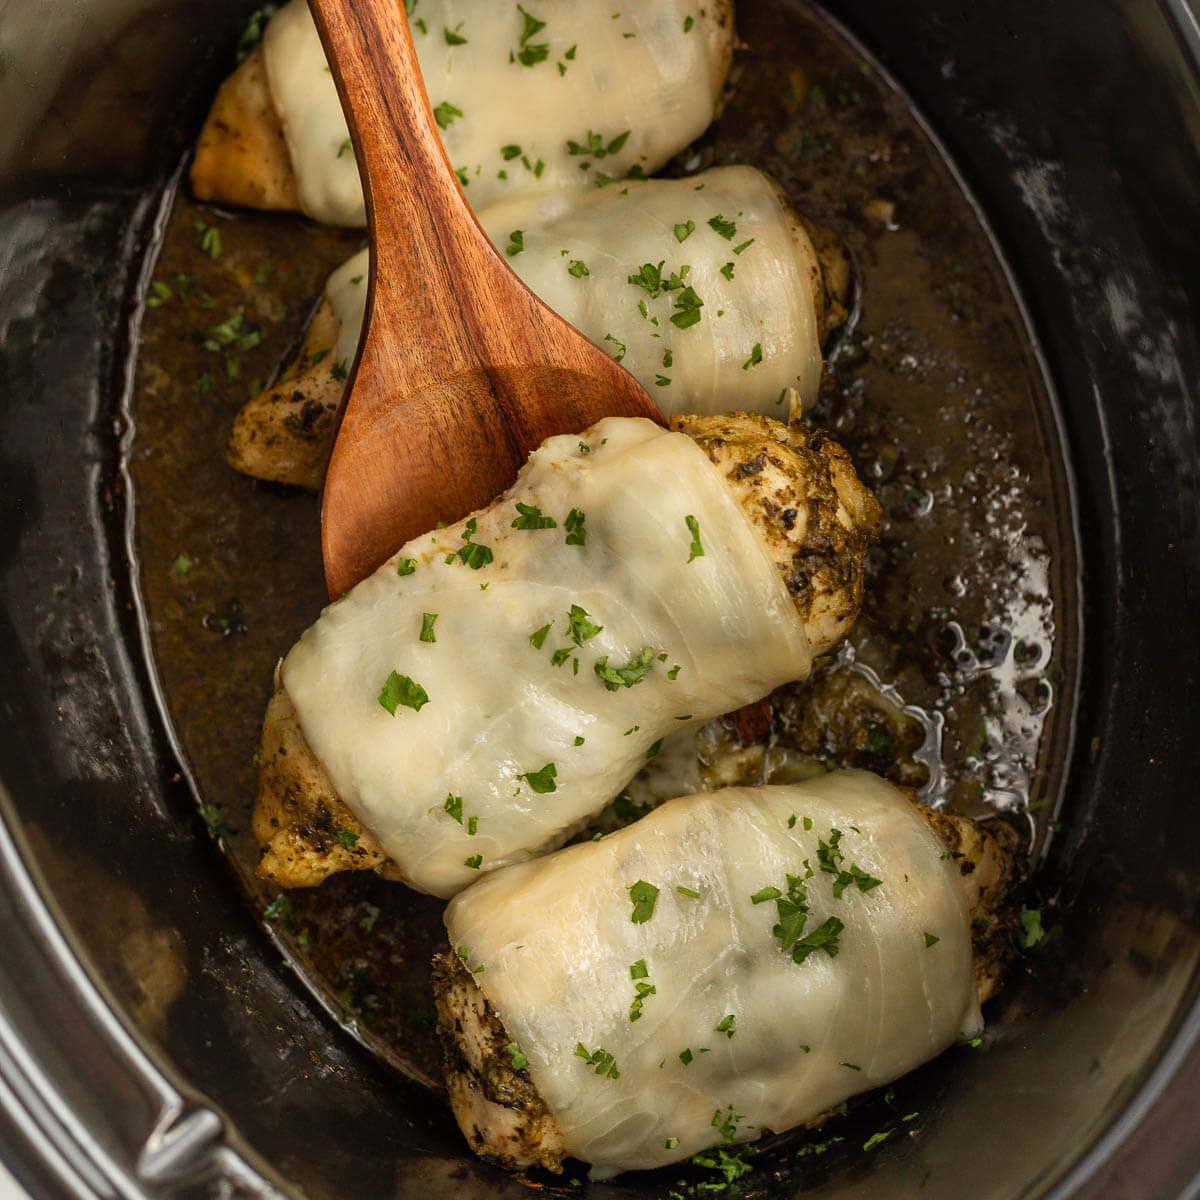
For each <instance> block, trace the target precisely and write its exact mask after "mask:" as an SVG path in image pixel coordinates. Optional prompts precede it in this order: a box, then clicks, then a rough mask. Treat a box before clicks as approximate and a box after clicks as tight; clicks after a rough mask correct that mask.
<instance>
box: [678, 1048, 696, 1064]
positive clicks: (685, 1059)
mask: <svg viewBox="0 0 1200 1200" xmlns="http://www.w3.org/2000/svg"><path fill="white" fill-rule="evenodd" d="M693 1058H695V1055H694V1054H693V1053H692V1052H691V1050H690V1049H687V1048H686V1047H685V1048H684V1049H683V1050H680V1052H679V1061H680V1062H681V1063H683V1065H684V1066H685V1067H686V1066H688V1065H689V1064H690V1063H691V1061H692V1059H693Z"/></svg>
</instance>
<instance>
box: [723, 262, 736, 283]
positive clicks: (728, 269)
mask: <svg viewBox="0 0 1200 1200" xmlns="http://www.w3.org/2000/svg"><path fill="white" fill-rule="evenodd" d="M721 274H722V275H724V276H725V278H726V279H730V280H732V279H733V263H731V262H727V263H726V264H725V265H724V266H723V267H722V268H721Z"/></svg>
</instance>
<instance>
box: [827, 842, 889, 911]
mask: <svg viewBox="0 0 1200 1200" xmlns="http://www.w3.org/2000/svg"><path fill="white" fill-rule="evenodd" d="M841 840H842V831H841V830H840V829H832V830H830V833H829V841H828V842H827V841H825V840H824V839H823V838H819V839H818V840H817V862H818V863H819V864H820V867H821V870H822V871H824V872H825V873H826V874H827V875H833V876H834V877H835V878H834V881H833V898H834V899H835V900H840V899H841V898H842V893H843V892H844V891H845V890H846V889H847V888H848V887H850V886H852V885H853V886H854V887H857V888H858V890H859V891H860V892H869V891H870V890H871V889H872V888H876V887H879V885H880V884H881V883H883V880H882V879H876V878H875V877H874V876H873V875H868V874H867V873H866V871H864V870H862V869H861V868H860V867H858V866H856V865H855V864H853V863H851V865H850V869H849V870H848V871H847V870H846V869H845V861H846V860H845V857H844V856H843V854H842V852H841V850H840V849H839V846H840V843H841Z"/></svg>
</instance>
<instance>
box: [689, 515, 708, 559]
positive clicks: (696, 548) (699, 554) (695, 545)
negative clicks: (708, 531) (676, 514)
mask: <svg viewBox="0 0 1200 1200" xmlns="http://www.w3.org/2000/svg"><path fill="white" fill-rule="evenodd" d="M684 521H685V522H686V524H687V527H688V529H689V530H690V531H691V534H692V545H691V548H690V549H689V550H688V562H691V561H692V559H693V558H703V557H704V547H703V546H702V545H701V544H700V522H699V521H697V520H696V518H695V517H693V516H692V515H691V513H688V515H687V516H686V517H684Z"/></svg>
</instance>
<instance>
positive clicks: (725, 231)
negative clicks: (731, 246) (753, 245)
mask: <svg viewBox="0 0 1200 1200" xmlns="http://www.w3.org/2000/svg"><path fill="white" fill-rule="evenodd" d="M708 227H709V229H711V230H712V231H713V232H714V233H715V234H718V235H719V236H720V237H723V238H724V239H725V240H726V241H727V242H731V241H733V235H734V234H735V233H737V226H736V225H735V224H734V223H733V222H732V221H727V220H725V218H724V217H723V216H721V214H720V213H717V215H716V216H715V217H709V219H708Z"/></svg>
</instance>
